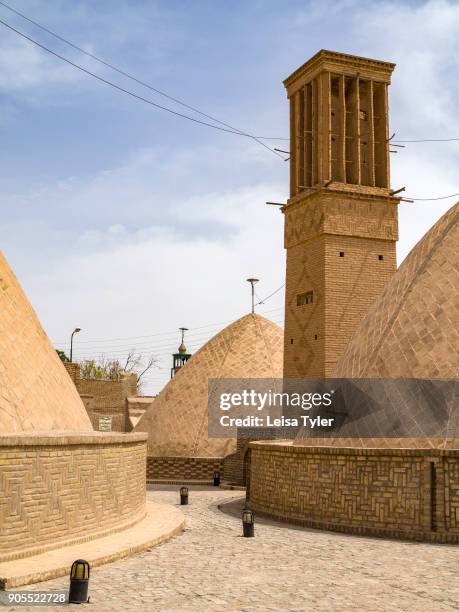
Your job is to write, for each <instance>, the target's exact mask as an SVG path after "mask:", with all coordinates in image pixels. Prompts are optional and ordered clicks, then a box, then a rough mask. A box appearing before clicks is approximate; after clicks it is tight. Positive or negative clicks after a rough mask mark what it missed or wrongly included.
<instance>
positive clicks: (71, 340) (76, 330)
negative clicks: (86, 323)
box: [70, 327, 81, 363]
mask: <svg viewBox="0 0 459 612" xmlns="http://www.w3.org/2000/svg"><path fill="white" fill-rule="evenodd" d="M80 331H81V328H80V327H75V329H74V330H73V332H72V335H71V336H70V363H72V357H73V336H74V334H77V333H78V332H80Z"/></svg>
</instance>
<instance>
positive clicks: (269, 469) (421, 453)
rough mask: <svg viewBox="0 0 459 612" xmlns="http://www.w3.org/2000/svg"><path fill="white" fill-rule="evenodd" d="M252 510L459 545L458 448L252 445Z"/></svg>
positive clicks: (353, 530) (299, 520)
mask: <svg viewBox="0 0 459 612" xmlns="http://www.w3.org/2000/svg"><path fill="white" fill-rule="evenodd" d="M250 450H251V470H250V483H249V484H248V487H247V489H248V498H249V500H250V504H251V508H253V510H254V511H255V512H259V513H261V514H266V515H269V516H273V517H275V518H279V519H281V520H285V521H293V522H296V523H299V524H302V525H304V526H307V527H316V528H322V529H330V530H333V531H342V532H350V533H358V534H369V535H378V536H385V537H397V538H403V539H413V540H427V541H432V542H451V543H458V542H459V450H437V449H424V450H423V449H359V448H336V447H328V448H327V447H305V446H298V445H292V444H291V443H289V442H287V443H285V442H284V443H272V442H271V443H270V442H252V443H251V444H250Z"/></svg>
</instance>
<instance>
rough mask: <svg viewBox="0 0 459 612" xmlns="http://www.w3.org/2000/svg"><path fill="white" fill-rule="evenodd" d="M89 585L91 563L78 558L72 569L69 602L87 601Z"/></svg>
mask: <svg viewBox="0 0 459 612" xmlns="http://www.w3.org/2000/svg"><path fill="white" fill-rule="evenodd" d="M88 586H89V563H88V562H87V561H84V560H83V559H77V560H76V561H74V562H73V563H72V569H71V570H70V589H69V603H76V604H80V603H87V601H88Z"/></svg>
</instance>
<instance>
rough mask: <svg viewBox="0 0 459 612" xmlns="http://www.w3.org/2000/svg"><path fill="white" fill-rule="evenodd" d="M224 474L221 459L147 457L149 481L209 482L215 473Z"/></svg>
mask: <svg viewBox="0 0 459 612" xmlns="http://www.w3.org/2000/svg"><path fill="white" fill-rule="evenodd" d="M216 470H217V471H219V472H220V473H221V474H223V459H222V458H221V457H147V481H150V482H151V481H153V480H180V481H184V482H185V481H187V480H208V481H211V480H212V479H213V473H214V471H216Z"/></svg>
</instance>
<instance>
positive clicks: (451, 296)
mask: <svg viewBox="0 0 459 612" xmlns="http://www.w3.org/2000/svg"><path fill="white" fill-rule="evenodd" d="M335 375H336V377H338V378H456V377H458V376H459V203H458V204H456V205H455V206H453V207H452V208H451V209H450V210H449V211H448V212H447V213H446V214H445V215H444V216H443V217H442V218H441V219H440V220H439V221H438V222H437V223H436V224H435V225H434V226H433V227H432V228H431V229H430V231H429V232H427V234H426V235H425V236H424V237H423V238H422V239H421V240H420V241H419V242H418V244H417V245H416V246H415V247H414V248H413V250H412V251H411V252H410V254H409V255H408V257H407V258H406V259H405V261H404V262H403V263H402V264H401V266H400V268H399V269H398V271H397V272H396V273H395V275H394V276H393V277H392V279H391V280H390V281H389V283H388V284H387V285H386V287H385V289H384V291H383V293H382V295H381V297H380V298H378V299H377V300H376V302H374V304H373V306H372V307H371V308H370V310H369V312H368V314H367V315H366V317H365V318H364V319H363V321H362V323H361V324H360V325H359V327H358V328H357V330H356V331H355V333H354V335H353V337H352V338H351V340H350V342H349V344H348V346H347V348H346V350H345V352H344V354H343V355H342V357H341V358H340V360H339V361H338V364H337V366H336V373H335Z"/></svg>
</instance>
